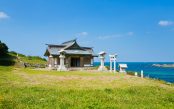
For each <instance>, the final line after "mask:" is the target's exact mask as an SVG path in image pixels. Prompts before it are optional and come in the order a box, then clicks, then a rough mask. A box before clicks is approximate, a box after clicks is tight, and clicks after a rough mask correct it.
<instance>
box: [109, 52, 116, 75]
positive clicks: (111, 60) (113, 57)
mask: <svg viewBox="0 0 174 109" xmlns="http://www.w3.org/2000/svg"><path fill="white" fill-rule="evenodd" d="M109 57H110V72H112V63H114V72H116V60H117V54H112V55H109Z"/></svg>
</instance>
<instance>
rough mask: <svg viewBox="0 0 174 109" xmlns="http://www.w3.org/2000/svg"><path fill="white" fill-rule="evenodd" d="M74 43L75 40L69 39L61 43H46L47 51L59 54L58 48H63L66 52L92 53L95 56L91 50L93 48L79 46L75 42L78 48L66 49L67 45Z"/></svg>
mask: <svg viewBox="0 0 174 109" xmlns="http://www.w3.org/2000/svg"><path fill="white" fill-rule="evenodd" d="M75 43H76V39H75V40H70V41H67V42H64V43H62V44H61V45H52V44H47V45H48V49H47V50H48V52H49V53H50V54H52V55H59V54H60V53H59V51H60V50H64V51H65V53H66V54H78V55H92V56H96V55H95V54H94V52H93V49H92V48H91V47H80V46H79V45H78V44H77V43H76V45H77V46H79V49H73V50H71V49H68V48H69V47H71V46H73V45H74V44H75Z"/></svg>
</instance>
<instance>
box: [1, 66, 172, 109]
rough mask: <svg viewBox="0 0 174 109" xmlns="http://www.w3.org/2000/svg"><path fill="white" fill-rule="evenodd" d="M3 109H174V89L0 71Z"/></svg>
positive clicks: (105, 75) (76, 74)
mask: <svg viewBox="0 0 174 109" xmlns="http://www.w3.org/2000/svg"><path fill="white" fill-rule="evenodd" d="M0 75H1V76H0V108H2V109H12V108H15V109H31V108H32V109H33V108H34V109H55V108H57V109H106V108H107V109H116V108H119V109H120V108H121V109H173V107H174V86H173V85H172V84H170V85H168V84H165V83H164V82H162V81H157V80H152V79H147V78H139V77H134V76H130V75H124V74H113V73H109V72H87V71H85V72H82V71H81V72H80V71H70V72H58V71H41V70H34V69H30V68H25V69H24V68H15V67H0Z"/></svg>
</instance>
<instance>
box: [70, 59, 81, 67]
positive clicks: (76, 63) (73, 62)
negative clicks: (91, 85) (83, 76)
mask: <svg viewBox="0 0 174 109" xmlns="http://www.w3.org/2000/svg"><path fill="white" fill-rule="evenodd" d="M71 67H80V58H71Z"/></svg>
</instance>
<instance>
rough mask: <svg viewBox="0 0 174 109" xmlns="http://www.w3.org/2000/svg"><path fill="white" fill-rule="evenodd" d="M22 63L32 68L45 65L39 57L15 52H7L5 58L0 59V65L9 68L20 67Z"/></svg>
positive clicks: (44, 61)
mask: <svg viewBox="0 0 174 109" xmlns="http://www.w3.org/2000/svg"><path fill="white" fill-rule="evenodd" d="M23 63H26V64H28V65H30V66H34V65H36V64H39V65H42V66H44V65H45V64H46V59H44V58H41V57H39V56H26V55H23V54H20V53H16V52H13V51H12V52H9V53H8V54H7V55H5V56H1V57H0V65H4V66H10V65H17V66H22V64H23Z"/></svg>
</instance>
